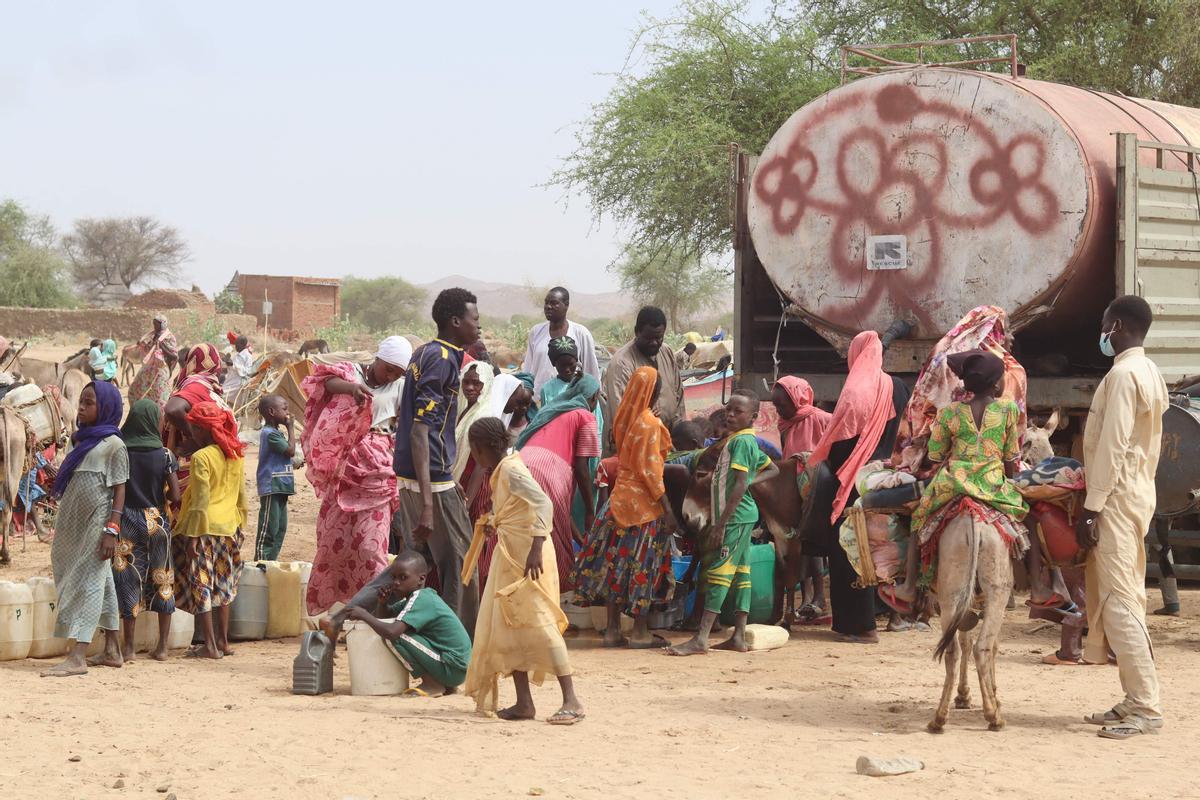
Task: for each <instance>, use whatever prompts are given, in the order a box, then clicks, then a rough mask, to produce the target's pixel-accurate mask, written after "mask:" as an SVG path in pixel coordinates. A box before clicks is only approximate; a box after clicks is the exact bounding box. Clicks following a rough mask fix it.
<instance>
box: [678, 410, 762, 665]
mask: <svg viewBox="0 0 1200 800" xmlns="http://www.w3.org/2000/svg"><path fill="white" fill-rule="evenodd" d="M757 417H758V396H757V395H755V394H754V393H753V392H751V391H748V390H745V389H738V390H736V391H734V393H733V394H732V396H730V398H729V403H728V404H727V405H726V406H725V420H726V424H727V429H728V430H730V431H733V433H731V434H730V435H729V437H728V438H727V439H726V441H725V447H724V449H723V450H722V451H721V456H720V458H719V459H718V461H717V467H716V469H715V470H714V471H713V475H712V515H711V517H710V519H713V520H715V522H714V524H713V525H712V527H711V528H709V530H708V531H707V534H706V539H707V540H706V541H705V542H704V545H705V549H706V550H707V552H706V554H705V555H704V557H703V559H702V561H701V563H702V565H703V574H702V577H703V583H704V586H705V590H704V615H703V616H702V617H701V618H700V630H699V631H697V632H696V635H695V636H694V637H693V638H692V639H690V640H689V641H687V642H685V643H683V644H681V645H678V646H676V647H670V648H668V649H667V653H669V654H670V655H673V656H693V655H701V654H704V653H707V652H708V635H709V633H710V632H711V631H712V627H713V624H714V623H716V621H717V615H719V614H720V613H721V607H722V606H724V605H725V598H726V596H727V595H728V594H729V590H730V589H733V593H734V602H735V603H736V604H737V613H736V615H735V617H734V620H735V623H734V631H733V636H731V637H730V638H729V640H728V641H726V642H724V643H723V644H719V645H717V649H718V650H736V651H738V652H739V653H744V652H746V650H747V649H748V648H747V646H746V619H747V617H748V616H749V615H750V533H751V531H753V530H754V524H755V523H756V522H757V521H758V506H757V505H756V504H755V502H754V498H753V497H752V496H751V495H750V487H751V486H752V485H753V484H755V483H758V482H760V481H763V480H767V479H768V478H771V477H773V476H775V475H776V474H778V472H779V467H777V466H775V464H774V463H772V462H771V459H770V458H768V457H767V455H766V454H765V453H763V451H762V450H760V449H759V447H758V442H757V440H756V439H755V435H754V420H755V419H756V418H757Z"/></svg>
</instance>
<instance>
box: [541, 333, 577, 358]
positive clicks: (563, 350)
mask: <svg viewBox="0 0 1200 800" xmlns="http://www.w3.org/2000/svg"><path fill="white" fill-rule="evenodd" d="M547 349H548V350H549V354H550V363H551V364H553V363H554V362H555V361H557V360H558V359H559V358H561V357H562V356H574V357H575V358H579V345H577V344H576V343H575V340H574V339H572V338H571V337H570V336H559V337H558V338H557V339H551V340H550V345H549V346H548V348H547Z"/></svg>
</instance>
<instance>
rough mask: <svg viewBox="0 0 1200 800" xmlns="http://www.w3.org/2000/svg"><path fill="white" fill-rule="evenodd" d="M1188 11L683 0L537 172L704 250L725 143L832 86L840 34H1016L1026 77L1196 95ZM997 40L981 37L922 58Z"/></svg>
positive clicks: (771, 125)
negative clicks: (549, 164)
mask: <svg viewBox="0 0 1200 800" xmlns="http://www.w3.org/2000/svg"><path fill="white" fill-rule="evenodd" d="M754 8H761V4H756V5H755V6H754ZM1197 19H1200V0H1038V2H1029V1H1028V0H778V2H775V3H773V4H771V5H769V6H768V7H766V9H765V11H759V12H755V11H754V10H752V7H751V5H750V4H748V3H746V2H741V1H739V0H685V2H684V3H683V4H682V5H681V6H680V7H679V9H678V11H677V12H676V13H675V14H674V15H673V16H672V17H670V18H668V19H654V18H650V17H647V18H646V19H645V21H644V24H643V25H642V26H641V27H640V29H639V30H638V31H637V32H636V34H635V36H634V42H633V46H632V47H631V50H630V54H629V58H628V59H627V61H626V64H625V66H624V68H623V69H622V70H621V71H620V72H619V73H618V74H617V75H616V76H615V78H614V85H613V87H612V89H611V90H610V92H609V93H608V95H607V97H605V98H604V99H603V100H601V101H600V102H598V103H596V104H595V105H593V106H592V108H591V111H590V113H589V114H588V115H587V117H586V118H585V119H584V120H583V121H582V122H581V124H580V125H579V128H578V130H577V133H576V137H577V145H576V147H575V149H574V151H573V152H572V153H570V154H569V155H568V156H567V157H566V158H565V159H564V160H563V162H562V165H561V166H560V168H559V169H558V171H556V172H555V173H554V175H553V177H552V178H551V185H555V186H558V187H560V188H563V189H565V190H566V191H568V192H569V193H582V194H583V195H585V196H586V197H587V198H588V200H589V201H590V203H591V207H592V210H593V213H594V214H595V216H596V218H597V219H601V218H609V219H611V220H614V221H615V222H617V223H618V224H619V225H620V226H621V227H622V228H623V229H624V232H625V233H626V234H627V236H628V238H629V240H630V241H631V242H632V243H633V244H634V245H635V246H637V247H638V248H639V249H640V250H642V251H644V252H650V253H663V254H664V255H665V256H666V257H667V261H668V263H669V262H672V261H677V260H680V259H687V258H696V257H698V258H701V259H704V258H706V257H709V256H712V255H714V254H723V253H727V252H728V248H729V247H730V244H731V220H730V213H729V206H730V181H729V177H730V165H729V157H728V145H729V144H730V143H731V142H736V143H738V144H740V145H742V146H743V147H744V148H746V149H747V150H749V151H751V152H760V151H761V150H762V148H763V146H764V145H765V144H766V142H767V141H768V140H769V139H770V137H771V135H772V134H774V132H775V131H776V130H778V128H779V126H780V125H781V124H782V123H783V122H784V121H785V120H786V119H787V118H788V116H790V115H791V114H792V113H793V112H794V111H795V110H796V109H798V108H800V107H801V106H803V105H804V104H805V103H807V102H809V101H810V100H812V99H814V98H815V97H816V96H817V95H818V94H820V93H822V92H824V91H826V90H828V89H830V88H833V87H834V86H836V85H837V83H838V81H839V80H840V74H839V73H840V65H841V55H840V47H841V46H842V45H845V44H856V43H864V42H905V41H915V40H936V39H948V38H958V37H964V36H972V35H980V34H992V33H1016V34H1018V36H1019V37H1020V39H1019V55H1020V59H1021V61H1022V62H1024V63H1025V64H1026V65H1027V67H1028V75H1029V77H1031V78H1040V79H1043V80H1051V81H1060V82H1063V83H1070V84H1074V85H1077V86H1084V87H1088V88H1097V89H1106V90H1110V91H1119V92H1123V93H1125V94H1129V95H1133V96H1136V97H1144V98H1149V99H1156V100H1164V101H1168V102H1174V103H1181V104H1184V105H1191V106H1200V25H1197V24H1196V21H1197ZM1003 53H1004V47H1003V45H997V44H994V43H993V44H979V45H974V46H970V47H966V46H958V47H947V48H930V49H927V50H926V53H925V58H926V60H927V61H929V60H959V59H962V58H964V57H977V56H981V55H989V56H995V55H1000V54H1003ZM889 55H895V56H897V57H900V58H908V59H913V60H915V58H916V55H917V54H916V52H915V51H914V52H909V53H904V52H900V53H895V54H889ZM998 68H999V67H998Z"/></svg>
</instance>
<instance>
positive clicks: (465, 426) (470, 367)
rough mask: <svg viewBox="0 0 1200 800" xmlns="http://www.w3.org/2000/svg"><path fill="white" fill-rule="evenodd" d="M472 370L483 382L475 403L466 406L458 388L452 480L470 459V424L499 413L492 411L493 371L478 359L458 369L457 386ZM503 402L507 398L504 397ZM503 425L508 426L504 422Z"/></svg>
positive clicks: (465, 400)
mask: <svg viewBox="0 0 1200 800" xmlns="http://www.w3.org/2000/svg"><path fill="white" fill-rule="evenodd" d="M471 371H474V372H475V374H476V375H477V376H478V377H479V380H480V381H481V382H482V383H483V389H481V390H480V392H479V399H478V400H476V401H475V405H473V406H471V407H470V408H467V398H465V397H463V395H462V389H461V388H460V389H459V395H458V422H457V423H456V424H455V426H454V441H456V442H458V450H457V451H456V452H455V455H454V467H453V469H452V470H451V472H452V473H453V475H454V480H456V481H457V480H459V479H460V478H462V475H463V473H464V472H465V471H466V469H467V462H468V461H470V460H471V448H470V447H467V446H466V444H465V443H466V442H467V433H468V432H469V431H470V430H471V425H473V424H474V423H476V422H478V421H479V420H481V419H484V418H486V417H499V416H500V415H499V414H496V413H494V409H493V408H492V389H493V387H494V385H495V384H494V383H493V378H494V377H495V373H494V372H492V368H491V367H489V366H488V365H487V364H480V362H478V361H472V362H471V363H470V364H464V365H463V368H462V369H461V370H460V371H459V373H458V374H459V381H460V382H459V386H460V387H461V385H462V383H461V381H462V380H465V379H466V377H467V373H468V372H471ZM513 382H514V383H517V384H518V385H519V383H520V382H519V381H517V380H516V379H515V378H514V379H513ZM504 402H505V403H507V402H508V398H505V401H504ZM500 410H501V411H503V410H504V406H500ZM505 427H508V425H507V423H505Z"/></svg>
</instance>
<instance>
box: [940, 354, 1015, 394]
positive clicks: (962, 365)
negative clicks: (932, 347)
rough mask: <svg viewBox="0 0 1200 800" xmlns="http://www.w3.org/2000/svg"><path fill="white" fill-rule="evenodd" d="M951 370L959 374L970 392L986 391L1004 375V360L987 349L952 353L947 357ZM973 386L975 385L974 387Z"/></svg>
mask: <svg viewBox="0 0 1200 800" xmlns="http://www.w3.org/2000/svg"><path fill="white" fill-rule="evenodd" d="M946 364H947V365H948V366H949V367H950V371H951V372H953V373H954V374H955V375H957V376H958V377H959V378H960V379H961V380H962V382H963V386H964V387H966V389H967V391H969V392H979V391H984V390H986V389H987V388H989V387H992V386H995V385H996V384H997V383H999V382H1000V378H1002V377H1004V362H1003V361H1002V360H1001V359H1000V358H999V357H997V356H994V355H992V354H991V353H989V352H987V351H986V350H968V351H966V352H965V353H952V354H950V355H949V356H947V358H946ZM971 387H974V388H973V389H972V388H971Z"/></svg>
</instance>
